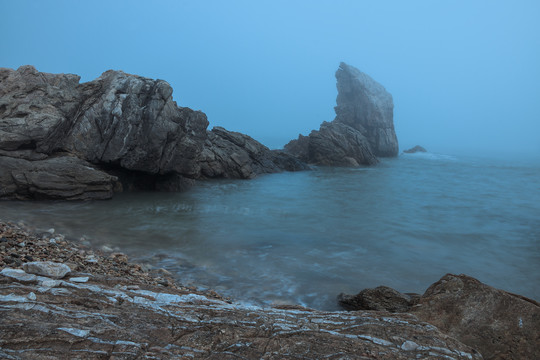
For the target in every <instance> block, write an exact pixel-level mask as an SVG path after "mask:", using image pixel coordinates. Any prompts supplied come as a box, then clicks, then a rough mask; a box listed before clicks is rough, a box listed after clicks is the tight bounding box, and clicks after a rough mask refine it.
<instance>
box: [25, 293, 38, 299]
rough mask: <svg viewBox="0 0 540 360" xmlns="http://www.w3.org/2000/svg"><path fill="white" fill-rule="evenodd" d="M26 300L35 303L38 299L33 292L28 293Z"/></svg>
mask: <svg viewBox="0 0 540 360" xmlns="http://www.w3.org/2000/svg"><path fill="white" fill-rule="evenodd" d="M26 298H27V299H28V300H30V301H35V300H36V299H37V296H36V294H34V293H33V292H30V293H28V295H26Z"/></svg>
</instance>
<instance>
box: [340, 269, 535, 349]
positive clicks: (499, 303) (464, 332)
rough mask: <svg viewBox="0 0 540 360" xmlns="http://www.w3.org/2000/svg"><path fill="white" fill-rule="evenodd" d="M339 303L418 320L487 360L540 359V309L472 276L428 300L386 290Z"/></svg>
mask: <svg viewBox="0 0 540 360" xmlns="http://www.w3.org/2000/svg"><path fill="white" fill-rule="evenodd" d="M338 300H339V303H340V304H341V305H342V306H343V307H344V308H345V309H347V310H367V309H373V310H386V311H390V312H408V313H411V314H414V315H415V316H417V317H418V318H419V319H420V320H423V321H426V322H428V323H430V324H433V325H435V326H436V327H437V328H438V329H440V330H441V331H442V332H444V333H445V334H448V335H450V336H452V337H454V338H456V339H458V340H460V341H461V342H463V343H464V344H467V345H469V346H471V347H473V348H475V349H476V350H478V351H479V352H480V353H481V354H482V355H483V357H484V358H485V359H537V358H540V350H539V349H540V304H538V302H536V301H534V300H531V299H528V298H525V297H523V296H519V295H515V294H511V293H508V292H506V291H503V290H499V289H495V288H493V287H491V286H488V285H485V284H483V283H481V282H480V281H478V280H476V279H474V278H472V277H470V276H467V275H453V274H447V275H445V276H443V277H442V278H441V279H440V280H439V281H437V282H436V283H435V284H433V285H431V286H430V287H429V288H428V289H427V290H426V292H425V293H424V294H423V295H422V296H412V297H411V296H410V295H409V294H401V293H399V292H398V291H396V290H393V289H390V288H387V287H384V286H382V287H378V288H375V289H365V290H363V291H361V292H360V293H359V294H357V295H354V296H351V295H344V294H340V296H339V298H338Z"/></svg>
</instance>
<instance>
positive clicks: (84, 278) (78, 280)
mask: <svg viewBox="0 0 540 360" xmlns="http://www.w3.org/2000/svg"><path fill="white" fill-rule="evenodd" d="M88 279H89V277H88V276H78V277H72V278H69V281H71V282H76V283H85V282H88Z"/></svg>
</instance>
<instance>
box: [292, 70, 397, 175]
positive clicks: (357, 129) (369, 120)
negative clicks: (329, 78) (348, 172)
mask: <svg viewBox="0 0 540 360" xmlns="http://www.w3.org/2000/svg"><path fill="white" fill-rule="evenodd" d="M336 79H337V90H338V96H337V99H336V103H337V106H336V107H335V108H334V109H335V111H336V117H335V119H334V121H332V122H323V123H322V124H321V127H320V129H319V130H318V131H317V130H313V131H312V132H311V133H310V134H309V136H302V135H300V136H299V138H298V139H297V140H292V141H291V142H289V143H288V144H287V145H285V150H286V151H288V152H289V153H291V154H293V155H295V156H297V157H298V158H299V159H300V160H302V161H304V162H307V163H310V164H315V165H329V166H358V165H373V164H375V163H377V162H378V160H377V157H394V156H397V155H398V150H399V146H398V140H397V136H396V132H395V130H394V102H393V99H392V95H391V94H390V93H389V92H387V91H386V89H385V88H384V87H383V86H382V85H381V84H379V83H378V82H376V81H375V80H373V79H372V78H371V77H370V76H368V75H367V74H364V73H363V72H361V71H360V70H358V69H357V68H355V67H353V66H350V65H347V64H345V63H343V62H342V63H341V64H340V65H339V68H338V70H337V72H336Z"/></svg>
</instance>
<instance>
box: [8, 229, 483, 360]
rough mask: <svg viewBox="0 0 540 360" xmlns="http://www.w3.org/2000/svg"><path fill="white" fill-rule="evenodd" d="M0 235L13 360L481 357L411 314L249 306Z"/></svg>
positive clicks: (49, 243)
mask: <svg viewBox="0 0 540 360" xmlns="http://www.w3.org/2000/svg"><path fill="white" fill-rule="evenodd" d="M0 239H1V240H0V241H1V242H0V269H1V271H0V312H1V317H2V321H1V322H0V357H2V358H5V359H51V358H66V359H67V358H69V359H97V358H103V359H105V358H107V359H108V358H115V359H133V358H149V359H170V358H171V359H172V358H196V359H233V358H234V359H238V358H240V359H254V358H257V359H293V358H294V359H298V358H303V359H320V358H327V359H343V358H347V359H411V358H413V359H417V358H422V359H468V360H471V359H481V358H482V357H481V355H480V354H478V353H477V352H476V351H475V350H473V349H472V348H470V347H468V346H466V345H464V344H462V343H460V342H459V341H458V340H455V339H454V338H452V337H450V336H448V335H445V334H443V333H442V332H440V331H439V330H438V329H437V328H436V327H435V326H433V325H431V324H429V323H427V322H424V321H421V320H419V319H418V318H417V317H416V316H415V315H411V314H392V313H390V312H387V311H355V312H323V311H315V310H311V309H306V308H302V307H298V306H282V307H277V308H261V307H256V306H250V305H246V304H241V303H236V302H231V301H229V300H227V299H223V298H221V297H220V296H219V295H218V294H216V293H214V292H200V291H197V290H196V289H193V288H188V287H184V286H182V285H180V284H178V283H177V282H175V281H174V280H173V279H171V278H168V277H167V275H168V274H166V273H164V272H159V271H158V272H157V273H155V274H151V273H148V272H145V271H144V270H143V268H142V267H141V266H140V265H136V264H131V263H129V262H128V259H127V257H126V256H125V255H124V254H119V253H115V254H109V255H107V254H104V253H101V252H99V251H92V250H90V249H84V248H83V247H81V246H79V245H76V244H74V243H72V242H68V241H66V240H65V239H63V238H62V236H61V235H56V234H54V233H53V234H51V232H45V233H43V234H37V235H35V234H32V233H31V232H30V231H28V230H27V229H25V228H21V227H20V226H17V225H14V224H10V223H2V222H0ZM45 261H52V262H53V264H54V263H59V264H63V265H57V268H56V270H55V271H54V272H49V271H48V270H47V268H48V266H50V265H51V264H43V262H45ZM36 264H37V265H36ZM59 268H62V269H63V270H62V272H64V271H65V273H64V274H63V273H62V272H58V269H59ZM66 268H67V269H66Z"/></svg>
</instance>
